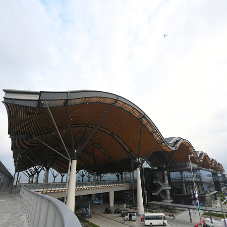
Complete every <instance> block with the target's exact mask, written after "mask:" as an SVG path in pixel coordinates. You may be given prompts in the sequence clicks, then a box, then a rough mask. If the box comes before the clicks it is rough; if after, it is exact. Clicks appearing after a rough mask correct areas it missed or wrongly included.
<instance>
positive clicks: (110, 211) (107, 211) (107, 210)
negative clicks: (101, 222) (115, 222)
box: [104, 207, 113, 214]
mask: <svg viewBox="0 0 227 227" xmlns="http://www.w3.org/2000/svg"><path fill="white" fill-rule="evenodd" d="M112 213H113V211H112V210H111V209H110V208H109V207H107V208H106V209H105V211H104V214H112Z"/></svg>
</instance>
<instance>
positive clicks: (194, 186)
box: [188, 154, 201, 222]
mask: <svg viewBox="0 0 227 227" xmlns="http://www.w3.org/2000/svg"><path fill="white" fill-rule="evenodd" d="M191 156H193V157H194V155H193V154H191V155H189V156H188V158H189V162H190V166H191V174H192V181H193V188H194V193H195V197H196V198H197V203H198V209H199V218H200V222H201V214H200V207H199V198H198V190H197V186H196V184H195V178H194V173H193V171H192V163H191V159H190V157H191Z"/></svg>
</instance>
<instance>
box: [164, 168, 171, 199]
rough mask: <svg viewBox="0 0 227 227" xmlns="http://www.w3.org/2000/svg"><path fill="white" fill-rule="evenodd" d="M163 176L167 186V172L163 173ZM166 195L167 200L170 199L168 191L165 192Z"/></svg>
mask: <svg viewBox="0 0 227 227" xmlns="http://www.w3.org/2000/svg"><path fill="white" fill-rule="evenodd" d="M163 175H164V179H165V184H166V185H169V181H168V176H167V171H164V173H163ZM166 195H167V199H170V191H169V189H167V190H166Z"/></svg>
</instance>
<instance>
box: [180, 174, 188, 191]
mask: <svg viewBox="0 0 227 227" xmlns="http://www.w3.org/2000/svg"><path fill="white" fill-rule="evenodd" d="M180 175H181V182H182V193H183V194H187V193H186V187H185V183H184V177H183V171H182V172H180Z"/></svg>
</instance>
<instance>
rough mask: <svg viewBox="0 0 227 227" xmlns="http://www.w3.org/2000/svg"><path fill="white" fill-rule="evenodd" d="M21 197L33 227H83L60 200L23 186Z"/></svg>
mask: <svg viewBox="0 0 227 227" xmlns="http://www.w3.org/2000/svg"><path fill="white" fill-rule="evenodd" d="M20 196H21V199H22V203H23V206H24V209H25V212H26V216H27V219H28V222H29V226H32V227H39V226H40V227H41V226H42V227H62V226H64V227H71V226H75V227H81V224H80V222H79V220H78V219H77V217H76V215H75V214H74V213H73V212H72V211H71V210H70V209H69V207H67V206H66V205H65V204H64V203H62V202H60V201H59V200H57V199H55V198H52V197H50V196H47V195H42V194H39V193H36V192H33V191H30V190H28V189H26V188H25V187H23V186H21V188H20Z"/></svg>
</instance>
